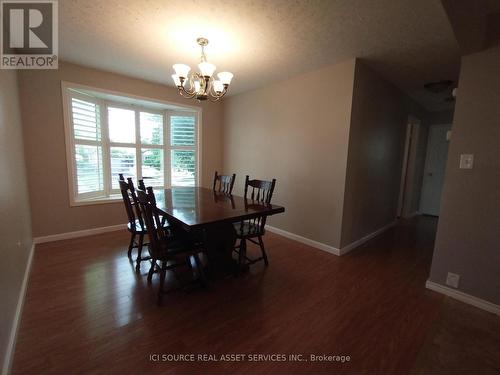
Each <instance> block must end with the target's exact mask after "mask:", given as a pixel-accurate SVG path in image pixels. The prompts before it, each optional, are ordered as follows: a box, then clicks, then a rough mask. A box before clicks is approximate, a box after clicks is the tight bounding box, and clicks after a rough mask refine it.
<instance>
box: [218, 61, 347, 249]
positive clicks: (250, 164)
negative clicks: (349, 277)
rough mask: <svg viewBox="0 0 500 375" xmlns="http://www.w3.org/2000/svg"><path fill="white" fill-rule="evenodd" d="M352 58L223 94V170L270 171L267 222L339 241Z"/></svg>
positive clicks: (240, 180) (265, 174) (257, 174)
mask: <svg viewBox="0 0 500 375" xmlns="http://www.w3.org/2000/svg"><path fill="white" fill-rule="evenodd" d="M354 65H355V61H354V60H349V61H346V62H343V63H339V64H337V65H334V66H329V67H327V68H324V69H321V70H318V71H314V72H310V73H307V74H303V75H300V76H297V77H293V78H291V79H288V80H286V81H282V82H278V83H274V84H271V85H268V86H266V87H265V88H262V89H258V90H255V91H251V92H247V93H243V94H239V95H235V96H232V97H229V98H227V99H226V100H225V101H224V104H223V106H224V170H223V172H224V173H236V174H237V181H236V185H235V192H236V193H238V194H241V193H242V191H243V185H244V178H245V175H246V174H249V175H250V176H251V177H254V178H260V179H270V178H273V177H274V178H276V179H277V185H276V190H275V196H274V198H273V201H274V202H275V203H277V204H282V205H284V206H285V207H286V212H285V213H284V214H282V215H276V216H275V217H271V218H270V219H269V223H270V224H271V225H273V226H276V227H279V228H281V229H284V230H286V231H289V232H292V233H295V234H298V235H301V236H304V237H307V238H310V239H313V240H316V241H319V242H322V243H325V244H328V245H331V246H335V247H338V246H339V245H340V228H341V222H342V202H343V195H344V181H345V173H346V162H347V144H348V135H349V121H350V112H351V101H352V90H353V78H354Z"/></svg>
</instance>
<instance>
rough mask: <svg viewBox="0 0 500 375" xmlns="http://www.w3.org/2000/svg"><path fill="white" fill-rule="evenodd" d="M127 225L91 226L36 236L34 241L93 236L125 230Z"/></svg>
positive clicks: (42, 241)
mask: <svg viewBox="0 0 500 375" xmlns="http://www.w3.org/2000/svg"><path fill="white" fill-rule="evenodd" d="M126 227H127V226H126V225H125V224H118V225H110V226H108V227H100V228H91V229H84V230H78V231H75V232H66V233H58V234H51V235H49V236H43V237H35V238H33V242H34V243H35V244H38V243H45V242H53V241H61V240H69V239H71V238H79V237H86V236H93V235H95V234H101V233H107V232H114V231H117V230H123V229H126Z"/></svg>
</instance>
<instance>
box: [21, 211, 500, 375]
mask: <svg viewBox="0 0 500 375" xmlns="http://www.w3.org/2000/svg"><path fill="white" fill-rule="evenodd" d="M435 227H436V222H435V220H434V219H432V218H418V219H417V220H414V221H412V222H406V223H403V224H402V225H399V226H398V227H396V228H394V229H391V230H390V231H388V232H386V233H384V234H383V235H381V236H379V237H378V238H375V239H374V240H372V241H370V242H368V243H367V244H365V245H364V246H363V247H361V248H359V249H357V250H355V251H353V252H352V253H349V254H348V255H346V256H343V257H336V256H333V255H330V254H327V253H325V252H322V251H320V250H316V249H313V248H310V247H308V246H306V245H302V244H300V243H297V242H294V241H291V240H288V239H286V238H283V237H280V236H277V235H274V234H272V233H268V234H266V238H265V241H266V245H267V248H268V254H269V259H270V265H269V267H268V268H267V269H265V268H264V266H263V265H261V264H257V265H254V267H253V268H252V269H251V271H250V273H248V274H246V275H243V276H242V277H239V278H229V279H223V280H218V281H216V282H214V283H212V284H211V285H210V288H209V290H198V291H194V292H191V293H189V294H187V293H185V292H182V291H176V292H173V293H171V294H169V295H166V296H165V299H164V306H163V307H158V306H157V305H156V286H157V284H156V282H157V277H155V282H154V283H153V286H152V287H150V286H148V285H147V283H146V277H145V273H146V272H147V267H146V265H144V267H143V269H142V273H143V275H142V276H136V274H135V272H134V269H133V266H132V265H131V264H130V263H129V261H128V259H127V257H126V246H127V240H128V237H127V234H126V233H121V232H114V233H108V234H104V235H99V236H93V237H86V238H81V239H75V240H67V241H60V242H53V243H49V244H43V245H38V246H37V248H36V252H35V258H34V261H33V266H32V270H31V276H30V280H29V287H28V292H27V296H26V301H25V306H24V311H23V316H22V321H21V326H20V331H19V335H18V341H17V347H16V352H15V358H14V364H13V374H42V373H44V374H45V373H57V374H100V373H102V374H110V373H117V374H118V373H123V374H137V373H164V374H174V373H175V374H201V373H203V374H224V373H227V374H251V375H254V374H269V373H273V374H322V373H324V374H332V373H339V374H344V373H346V374H347V373H348V374H398V375H400V374H409V373H416V374H433V373H439V374H442V373H447V369H449V368H450V366H451V365H453V370H454V372H453V373H454V374H457V373H461V372H460V371H461V370H463V369H464V368H462V367H461V366H460V361H462V362H463V361H466V362H467V363H468V364H471V363H475V364H476V367H475V369H476V370H478V369H479V370H480V371H475V373H477V374H487V373H494V372H495V371H498V370H499V366H498V359H499V357H498V355H499V352H498V348H499V342H500V341H499V340H500V339H499V337H500V335H498V333H499V332H500V323H499V319H498V317H496V316H494V315H492V314H489V313H486V312H483V311H481V310H477V309H475V308H472V307H469V306H465V305H463V304H461V303H459V302H453V301H450V300H448V299H447V298H445V297H443V296H442V295H440V294H437V293H434V292H432V291H429V290H426V289H425V287H424V284H425V281H426V278H427V276H428V273H429V267H430V262H431V257H432V246H433V239H434V234H435ZM457 306H458V307H457ZM464 306H465V307H464ZM471 310H472V311H473V313H472V315H471V313H470V311H471ZM457 311H458V312H460V311H462V313H463V311H466V314H469V315H471V316H472V318H471V317H470V316H469V320H470V319H472V321H473V322H474V324H467V323H462V325H464V324H465V325H466V326H467V329H466V330H465V331H464V329H463V327H462V326H461V325H460V324H458V322H457V319H456V318H454V317H455V316H456V314H455V312H457ZM454 324H455V325H454ZM457 324H458V326H457ZM485 324H486V326H485ZM457 327H458V328H457ZM484 327H487V329H485V328H484ZM443 331H444V332H443ZM443 337H445V338H446V339H443ZM436 340H437V341H436ZM467 340H471V341H470V342H471V343H473V344H475V345H478V343H479V345H486V346H487V349H488V350H487V352H486V353H484V352H481V351H479V350H476V351H462V352H461V353H462V354H463V353H465V355H464V357H462V356H455V357H453V356H452V355H450V354H449V353H447V352H446V351H447V350H453V349H454V348H456V347H460V346H463V345H467V344H468V341H467ZM188 353H195V354H198V353H200V354H201V353H206V354H215V355H216V356H217V357H218V356H220V355H221V354H228V353H243V354H286V355H288V354H303V355H307V356H309V354H317V355H320V354H327V355H329V354H338V355H348V356H350V361H349V362H344V363H339V362H334V363H331V362H311V361H308V362H290V361H285V362H276V361H262V362H250V361H244V362H223V361H218V362H206V363H202V362H194V363H190V362H172V361H166V362H161V361H160V362H153V361H150V355H151V354H188ZM467 356H468V357H467ZM471 356H472V357H471ZM447 361H448V364H447V363H446V362H447ZM457 361H458V363H457ZM467 369H470V368H467ZM450 373H452V372H451V371H450Z"/></svg>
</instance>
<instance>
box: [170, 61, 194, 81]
mask: <svg viewBox="0 0 500 375" xmlns="http://www.w3.org/2000/svg"><path fill="white" fill-rule="evenodd" d="M173 68H174V70H175V74H177V76H178V77H179V78H187V76H188V74H189V71H190V70H191V68H190V67H189V66H188V65H186V64H175V65H174V66H173Z"/></svg>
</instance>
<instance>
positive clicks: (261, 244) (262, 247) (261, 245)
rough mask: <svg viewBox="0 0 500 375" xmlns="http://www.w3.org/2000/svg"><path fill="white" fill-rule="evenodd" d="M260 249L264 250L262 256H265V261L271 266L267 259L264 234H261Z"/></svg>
mask: <svg viewBox="0 0 500 375" xmlns="http://www.w3.org/2000/svg"><path fill="white" fill-rule="evenodd" d="M259 245H260V250H261V251H262V258H264V263H265V264H266V266H269V261H268V260H267V254H266V249H265V248H264V241H262V236H259Z"/></svg>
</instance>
